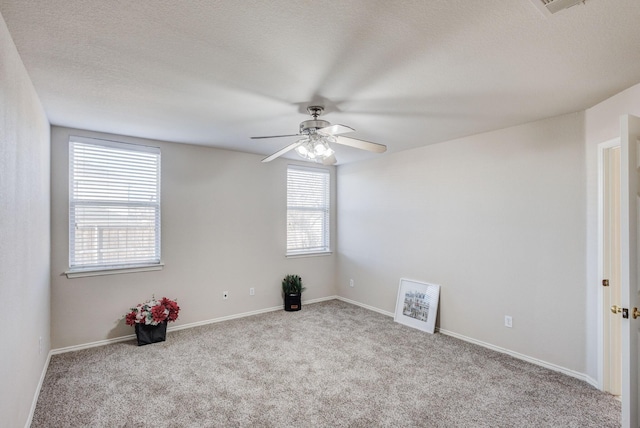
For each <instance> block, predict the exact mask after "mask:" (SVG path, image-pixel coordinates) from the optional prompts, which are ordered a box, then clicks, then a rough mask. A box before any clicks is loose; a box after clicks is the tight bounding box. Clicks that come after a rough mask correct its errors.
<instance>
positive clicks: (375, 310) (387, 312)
mask: <svg viewBox="0 0 640 428" xmlns="http://www.w3.org/2000/svg"><path fill="white" fill-rule="evenodd" d="M336 299H337V300H341V301H343V302H345V303H350V304H352V305H355V306H360V307H361V308H365V309H369V310H370V311H373V312H377V313H379V314H382V315H386V316H388V317H391V318H393V317H394V316H395V314H394V313H393V312H389V311H384V310H382V309H378V308H375V307H373V306H369V305H365V304H364V303H360V302H356V301H355V300H351V299H347V298H346V297H342V296H336Z"/></svg>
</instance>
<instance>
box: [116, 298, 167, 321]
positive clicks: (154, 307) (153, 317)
mask: <svg viewBox="0 0 640 428" xmlns="http://www.w3.org/2000/svg"><path fill="white" fill-rule="evenodd" d="M178 312H180V306H178V304H177V303H176V301H175V300H171V299H167V298H166V297H163V298H162V299H160V300H156V298H155V297H152V298H151V300H148V301H146V302H144V303H140V304H139V305H138V306H136V307H134V308H131V312H129V313H128V314H126V315H125V322H126V323H127V325H135V324H145V325H158V324H160V323H162V322H165V321H167V322H168V321H175V320H177V319H178Z"/></svg>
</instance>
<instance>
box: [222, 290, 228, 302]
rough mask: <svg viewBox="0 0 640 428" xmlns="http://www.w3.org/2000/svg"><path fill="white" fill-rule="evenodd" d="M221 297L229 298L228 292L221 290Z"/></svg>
mask: <svg viewBox="0 0 640 428" xmlns="http://www.w3.org/2000/svg"><path fill="white" fill-rule="evenodd" d="M222 298H223V299H224V300H227V299H228V298H229V292H228V291H223V292H222Z"/></svg>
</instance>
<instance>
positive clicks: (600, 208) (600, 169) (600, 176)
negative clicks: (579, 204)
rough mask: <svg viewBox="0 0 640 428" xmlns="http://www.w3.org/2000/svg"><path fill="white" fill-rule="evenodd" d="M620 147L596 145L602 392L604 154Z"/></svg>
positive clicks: (600, 375) (599, 381)
mask: <svg viewBox="0 0 640 428" xmlns="http://www.w3.org/2000/svg"><path fill="white" fill-rule="evenodd" d="M617 146H620V137H617V138H614V139H612V140H608V141H605V142H603V143H600V144H598V284H597V287H598V309H597V314H598V316H597V323H598V339H597V347H598V358H597V361H598V379H597V380H596V381H597V385H596V386H597V388H598V389H600V390H601V391H604V385H605V379H604V377H605V371H604V360H605V356H604V355H605V352H607V349H606V347H605V343H604V291H605V290H604V287H603V286H602V280H603V279H605V278H604V210H605V206H604V182H605V177H604V174H605V159H606V158H605V152H606V151H607V150H609V149H612V148H614V147H617Z"/></svg>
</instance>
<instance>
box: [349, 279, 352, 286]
mask: <svg viewBox="0 0 640 428" xmlns="http://www.w3.org/2000/svg"><path fill="white" fill-rule="evenodd" d="M349 287H353V279H350V280H349Z"/></svg>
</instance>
